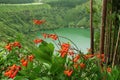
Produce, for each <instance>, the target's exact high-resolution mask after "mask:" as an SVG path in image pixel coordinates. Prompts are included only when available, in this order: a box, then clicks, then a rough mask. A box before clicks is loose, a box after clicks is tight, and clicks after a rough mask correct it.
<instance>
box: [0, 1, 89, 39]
mask: <svg viewBox="0 0 120 80" xmlns="http://www.w3.org/2000/svg"><path fill="white" fill-rule="evenodd" d="M53 2H57V1H53ZM61 2H62V1H60V2H59V1H58V2H57V4H59V3H60V4H61ZM69 2H70V1H69ZM51 3H52V2H51ZM51 3H50V2H46V3H44V4H36V5H19V4H14V5H12V4H11V5H10V4H0V30H1V32H0V34H1V35H0V37H1V38H0V39H2V40H3V38H4V39H6V38H8V37H14V36H15V35H14V34H16V33H21V34H22V35H28V34H31V33H32V32H35V31H38V30H49V29H56V28H61V27H83V26H84V27H88V26H89V14H88V12H87V8H86V7H85V6H87V5H88V2H86V3H84V1H79V3H80V5H78V0H77V2H76V5H75V1H74V5H75V6H72V7H71V6H69V5H68V6H64V7H63V6H61V7H60V6H59V5H56V6H52V5H54V3H53V4H51ZM63 3H65V2H64V1H63ZM82 3H84V4H82ZM65 4H66V3H65ZM70 4H71V3H70ZM33 19H44V20H46V23H45V24H43V25H40V26H36V27H34V24H32V21H33ZM32 34H33V33H32Z"/></svg>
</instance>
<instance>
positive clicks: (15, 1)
mask: <svg viewBox="0 0 120 80" xmlns="http://www.w3.org/2000/svg"><path fill="white" fill-rule="evenodd" d="M34 1H35V0H0V3H4V4H18V3H19V4H20V3H32V2H34Z"/></svg>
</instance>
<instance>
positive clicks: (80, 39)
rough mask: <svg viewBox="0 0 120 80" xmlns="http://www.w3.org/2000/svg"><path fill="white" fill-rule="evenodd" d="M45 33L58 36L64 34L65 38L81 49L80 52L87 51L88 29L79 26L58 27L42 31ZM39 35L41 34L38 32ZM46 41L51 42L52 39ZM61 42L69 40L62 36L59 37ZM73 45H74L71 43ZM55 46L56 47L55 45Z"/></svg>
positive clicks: (88, 44)
mask: <svg viewBox="0 0 120 80" xmlns="http://www.w3.org/2000/svg"><path fill="white" fill-rule="evenodd" d="M43 32H45V33H56V34H57V35H59V36H64V37H66V38H69V39H70V40H72V41H73V42H74V43H75V44H76V45H77V47H78V48H79V50H81V51H82V52H85V53H86V52H87V48H89V47H90V31H89V29H81V28H60V29H56V30H54V31H53V30H48V31H43ZM38 35H39V36H40V37H41V35H40V34H38ZM47 41H48V42H52V40H50V39H47ZM60 41H61V42H69V43H71V42H70V41H68V40H66V39H64V38H60ZM55 42H56V43H58V41H55ZM71 44H72V43H71ZM72 46H73V47H75V46H74V45H73V44H72ZM56 48H57V47H56Z"/></svg>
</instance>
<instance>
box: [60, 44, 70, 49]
mask: <svg viewBox="0 0 120 80" xmlns="http://www.w3.org/2000/svg"><path fill="white" fill-rule="evenodd" d="M61 48H70V44H68V43H63V44H62V45H61Z"/></svg>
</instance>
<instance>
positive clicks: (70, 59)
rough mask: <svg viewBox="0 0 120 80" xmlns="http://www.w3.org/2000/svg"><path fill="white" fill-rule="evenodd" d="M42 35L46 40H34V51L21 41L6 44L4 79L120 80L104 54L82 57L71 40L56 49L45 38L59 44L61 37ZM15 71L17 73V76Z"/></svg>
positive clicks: (119, 71) (1, 62)
mask: <svg viewBox="0 0 120 80" xmlns="http://www.w3.org/2000/svg"><path fill="white" fill-rule="evenodd" d="M42 35H43V37H44V40H42V39H41V38H37V39H35V40H34V43H35V46H32V48H31V49H27V48H25V47H24V46H23V45H22V42H20V43H19V42H18V41H16V40H14V41H13V40H12V41H10V42H9V43H8V44H7V45H6V46H5V45H4V46H5V48H4V47H3V48H1V52H0V55H1V56H0V57H1V58H0V65H1V66H0V72H1V74H0V76H1V77H0V78H1V80H8V79H11V80H13V79H14V80H22V79H24V80H51V79H52V80H76V79H77V80H85V79H89V80H101V79H105V80H113V79H114V80H117V79H119V76H120V69H119V68H118V67H114V68H110V66H106V65H105V62H104V59H105V57H104V54H102V55H101V56H100V54H99V53H97V54H94V55H92V54H90V53H89V51H88V54H83V53H81V51H79V50H77V48H76V47H73V46H71V44H72V42H71V40H69V39H68V40H69V41H68V42H64V43H61V41H60V42H59V43H58V45H57V46H58V47H59V48H58V50H55V49H54V45H53V44H52V43H47V42H46V41H45V39H46V38H51V39H53V40H54V41H55V42H56V40H58V39H59V35H56V34H46V33H43V34H42ZM63 38H64V37H63ZM20 41H21V40H20ZM74 45H75V44H74ZM28 47H29V46H28ZM56 51H57V52H56ZM54 52H55V53H54ZM102 65H103V66H102ZM15 66H16V68H15ZM18 67H19V68H18ZM14 70H15V71H16V70H17V72H16V73H15V72H14ZM10 71H13V72H12V73H10ZM8 72H9V73H8Z"/></svg>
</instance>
